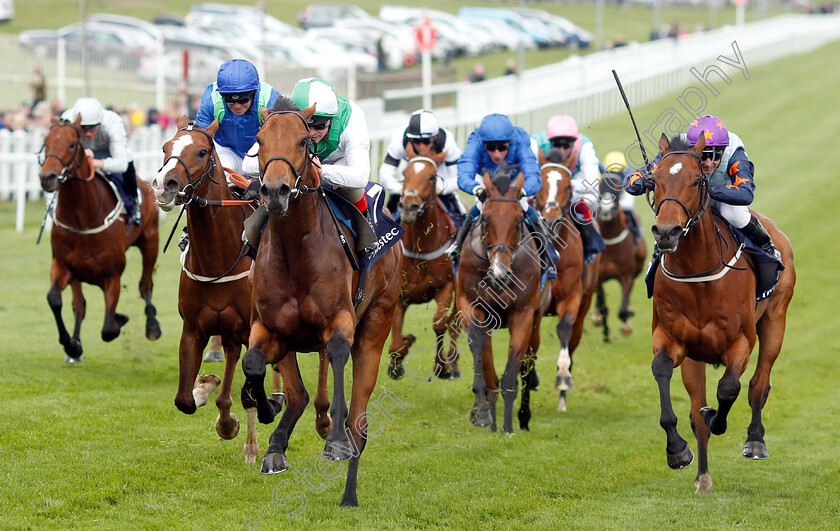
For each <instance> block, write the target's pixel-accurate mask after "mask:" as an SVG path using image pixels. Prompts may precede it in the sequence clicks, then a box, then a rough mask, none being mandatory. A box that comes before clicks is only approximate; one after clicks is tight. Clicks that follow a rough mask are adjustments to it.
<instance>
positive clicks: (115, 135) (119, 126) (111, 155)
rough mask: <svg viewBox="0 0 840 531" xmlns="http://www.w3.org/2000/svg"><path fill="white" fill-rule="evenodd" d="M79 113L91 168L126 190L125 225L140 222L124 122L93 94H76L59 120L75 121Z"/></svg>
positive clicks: (131, 161)
mask: <svg viewBox="0 0 840 531" xmlns="http://www.w3.org/2000/svg"><path fill="white" fill-rule="evenodd" d="M77 116H81V124H80V125H81V128H82V139H81V140H82V143H83V144H84V146H85V155H87V156H88V157H90V158H92V159H93V168H94V169H97V170H102V172H103V173H104V174H105V175H106V176H107V177H108V178H109V179H111V180H112V181H114V182H116V183H118V184H121V185H122V188H123V191H124V192H125V210H126V218H127V219H126V225H128V224H129V223H134V224H135V225H139V224H140V209H139V208H138V206H137V174H136V173H135V170H134V161H133V160H132V156H131V151H130V150H129V148H128V136H126V133H125V122H123V120H122V118H121V117H120V115H119V114H117V113H115V112H114V111H109V110H106V109H104V108H103V107H102V104H101V103H99V101H97V100H96V99H95V98H79V99H78V100H76V103H74V104H73V106H72V107H70V108H69V109H67V110H66V111H64V113H63V114H62V115H61V119H62V120H67V121H68V122H74V121H75V120H76V117H77Z"/></svg>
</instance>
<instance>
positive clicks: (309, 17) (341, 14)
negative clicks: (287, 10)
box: [297, 4, 372, 29]
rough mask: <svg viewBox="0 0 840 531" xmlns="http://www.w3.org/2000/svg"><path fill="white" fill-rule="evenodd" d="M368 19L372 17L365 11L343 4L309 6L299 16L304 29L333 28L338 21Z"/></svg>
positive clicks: (299, 21)
mask: <svg viewBox="0 0 840 531" xmlns="http://www.w3.org/2000/svg"><path fill="white" fill-rule="evenodd" d="M368 18H372V17H371V16H370V15H369V14H368V12H367V11H365V10H364V9H362V8H360V7H356V6H350V5H341V4H309V5H308V6H306V8H305V9H304V10H303V11H301V12H300V13H298V15H297V19H298V23H299V24H300V27H301V28H303V29H309V28H323V27H325V26H332V25H334V24H335V22H336V21H338V20H347V19H368Z"/></svg>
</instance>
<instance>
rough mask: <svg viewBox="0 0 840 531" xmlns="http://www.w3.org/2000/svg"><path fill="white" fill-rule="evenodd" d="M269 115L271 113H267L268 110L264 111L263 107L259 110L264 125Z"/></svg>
mask: <svg viewBox="0 0 840 531" xmlns="http://www.w3.org/2000/svg"><path fill="white" fill-rule="evenodd" d="M270 114H271V111H269V110H268V109H266V108H265V107H263V108H262V109H260V118H262V121H263V123H265V121H266V120H268V116H269V115H270Z"/></svg>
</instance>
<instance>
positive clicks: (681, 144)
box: [669, 134, 694, 151]
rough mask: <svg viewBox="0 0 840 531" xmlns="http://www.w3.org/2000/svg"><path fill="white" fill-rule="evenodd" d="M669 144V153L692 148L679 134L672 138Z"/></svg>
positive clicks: (685, 138) (686, 139)
mask: <svg viewBox="0 0 840 531" xmlns="http://www.w3.org/2000/svg"><path fill="white" fill-rule="evenodd" d="M669 143H670V145H671V151H688V150H689V149H691V148H693V147H694V145H693V144H692V143H691V142H689V141H688V138H687V137H685V136H683V135H680V134H676V135H674V136H672V137H671V140H670V142H669Z"/></svg>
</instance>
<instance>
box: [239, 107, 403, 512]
mask: <svg viewBox="0 0 840 531" xmlns="http://www.w3.org/2000/svg"><path fill="white" fill-rule="evenodd" d="M314 112H315V105H312V106H311V107H309V108H307V109H304V110H299V109H298V108H297V106H296V105H294V103H293V102H291V100H288V99H286V98H284V97H281V98H280V99H279V100H278V103H276V104H275V106H274V110H272V111H269V110H267V109H262V110H261V116H262V118H263V125H262V127H261V128H260V131H259V132H258V133H257V142H258V143H259V145H260V149H259V166H260V174H261V175H262V183H263V184H262V186H261V188H260V195H261V197H262V199H263V201H264V203H265V205H266V207H267V209H268V212H269V214H270V215H269V219H268V222H267V224H266V228H265V229H264V232H263V234H262V237H261V240H260V245H259V250H258V252H257V258H256V262H255V264H254V267H253V268H252V273H251V302H252V308H251V334H250V338H249V343H248V345H249V346H248V350H247V351H246V353H245V356H244V358H243V360H242V368H243V372H244V373H245V377H246V379H247V381H248V383H249V385H250V387H251V390H252V392H253V394H254V398H255V399H256V401H257V413H258V418H259V420H260V422H262V423H270V422H272V421H273V420H274V418H275V416H276V414H277V410H276V408H274V407H273V406H272V404H271V403H270V402H269V401H268V400H267V397H266V395H265V391H264V390H263V381H264V378H265V366H266V364H267V363H270V364H275V363H276V364H278V365H279V367H280V371H281V374H282V376H283V380H284V384H285V392H286V400H287V404H288V406H287V408H286V410H285V411H284V412H283V416H282V418H281V419H280V422H279V424H278V426H277V428H276V430H275V431H274V433H273V434H272V435H271V438H270V441H269V442H270V443H269V447H268V449H267V451H266V455H265V457H264V458H263V461H262V469H261V471H262V473H264V474H276V473H279V472H283V471H285V470H286V469H287V468H288V464H287V461H286V455H285V451H286V449H287V448H288V444H289V437H290V435H291V432H292V430H293V429H294V426H295V424H296V422H297V420H298V419H299V418H300V416H301V414H302V412H303V409H304V407H305V406H306V404H307V402H308V400H309V396H308V394H307V393H306V389H305V388H304V386H303V381H302V379H301V376H300V371H299V369H298V366H297V361H296V352H312V351H317V350H320V349H325V350H326V355H327V357H328V359H329V362H330V365H331V367H332V371H333V376H334V378H333V390H334V393H333V404H332V408H331V410H330V414H331V427H330V431H329V434H328V435H327V438H326V444H325V445H324V452H323V455H324V457H326V458H327V459H330V460H339V461H345V460H348V459H349V461H350V464H349V466H348V470H347V481H346V483H345V489H344V494H343V496H342V499H341V505H342V506H345V507H348V506H350V507H355V506H358V498H357V495H356V483H357V476H358V468H359V457H360V455H361V453H362V451H363V450H364V448H365V442H366V438H367V424H368V415H367V412H366V408H367V403H368V401H369V399H370V395H371V393H372V392H373V389H374V387H375V385H376V378H377V373H378V370H379V362H380V359H381V356H382V349H383V347H384V345H385V340H386V339H387V337H388V333H389V331H390V328H391V319H392V316H393V313H394V308H395V307H396V305H397V302H398V300H399V286H400V263H401V260H402V254H401V251H400V249H399V246H395V247H391V248H389V249H388V250H387V251H384V253H383V255H382V257H381V258H380V259H379V260H378V261H377V262H376V263H375V264H373V266H372V267H371V268H370V269H369V270H367V272H366V276H367V279H366V285H365V292H364V297H363V298H362V300H361V301H360V302H359V304H358V307H354V304H353V294H354V292H355V291H356V288H357V285H358V282H359V277H360V274H359V273H358V272H356V271H353V269H352V267H351V265H350V262H349V260H348V258H347V257H346V256H345V252H344V249H343V247H342V244H341V241H340V239H339V237H338V234H337V233H336V222H335V221H334V220H333V218H332V214H331V212H330V211H329V210H328V207H327V204H326V199H325V197H324V195H323V194H324V192H323V190H322V188H321V184H320V175H319V172H318V171H317V165H316V163H314V162H313V159H314V157H313V155H312V154H311V138H310V133H309V119H310V118H311V117H312V115H313V114H314ZM341 230H342V232H343V236H344V238H346V239H347V240H348V241H350V242H352V241H353V238H352V235H351V233H350V231H349V229H347V228H346V227H343V226H342V228H341ZM351 245H352V243H351ZM351 355H352V358H353V374H352V379H353V388H352V399H351V401H350V410H349V414H348V410H347V403H346V401H345V393H344V368H345V366H346V364H347V361H348V359H349V357H350V356H351ZM345 426H346V428H347V429H345ZM348 433H349V437H348ZM351 439H352V441H351Z"/></svg>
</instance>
